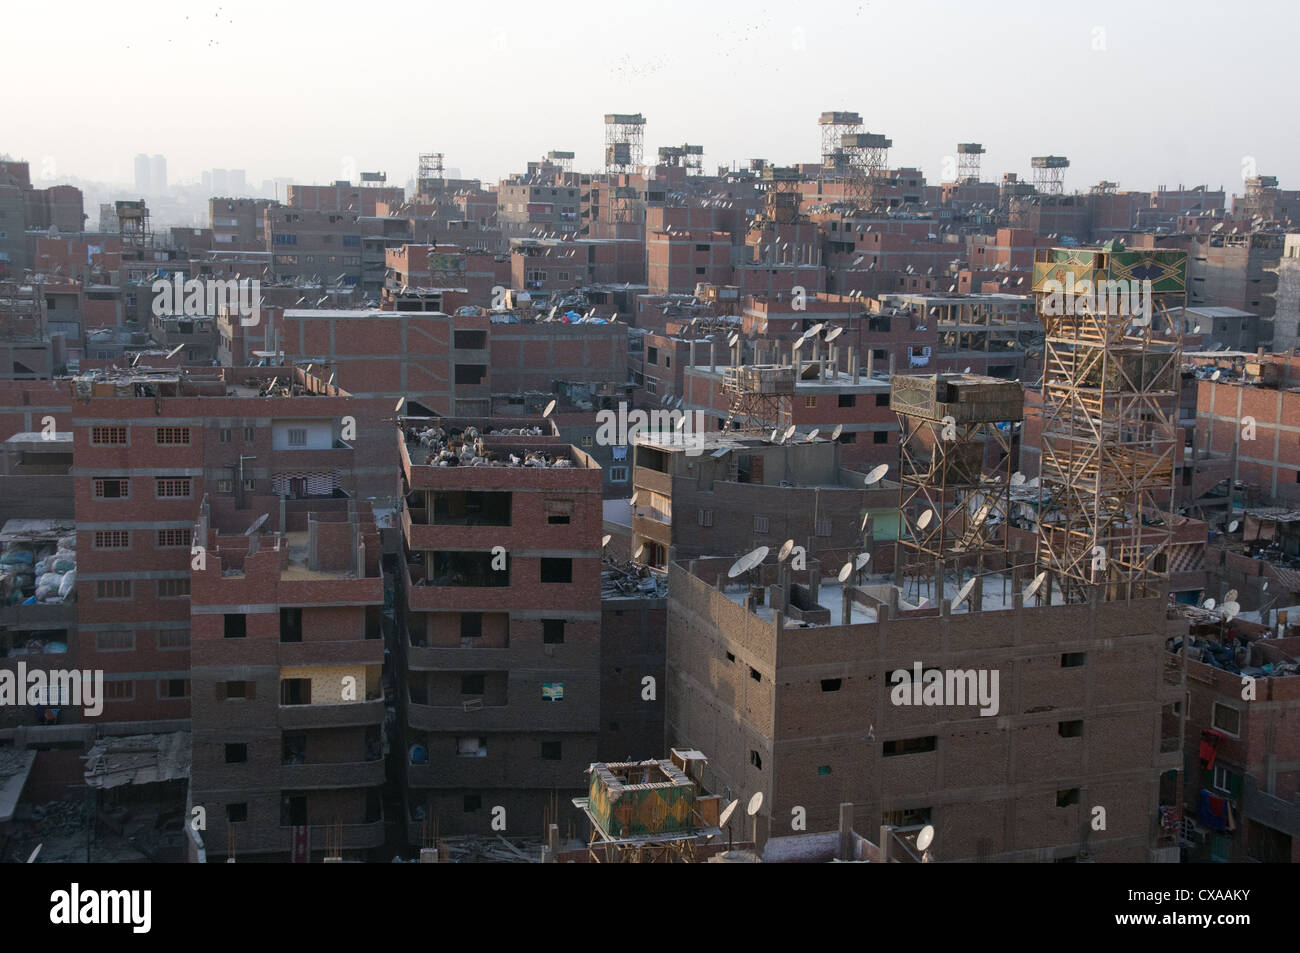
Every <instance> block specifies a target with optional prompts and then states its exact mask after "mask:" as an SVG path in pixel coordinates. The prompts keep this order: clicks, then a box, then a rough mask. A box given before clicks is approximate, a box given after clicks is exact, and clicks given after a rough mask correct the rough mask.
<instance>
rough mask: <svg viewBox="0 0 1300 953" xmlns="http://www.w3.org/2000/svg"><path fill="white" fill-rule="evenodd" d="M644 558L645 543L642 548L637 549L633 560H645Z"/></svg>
mask: <svg viewBox="0 0 1300 953" xmlns="http://www.w3.org/2000/svg"><path fill="white" fill-rule="evenodd" d="M644 556H645V543H642V544H641V545H640V546H638V547H637V548H636V552H635V553H634V554H633V555H632V559H633V560H634V561H635V560H638V559H642V558H644Z"/></svg>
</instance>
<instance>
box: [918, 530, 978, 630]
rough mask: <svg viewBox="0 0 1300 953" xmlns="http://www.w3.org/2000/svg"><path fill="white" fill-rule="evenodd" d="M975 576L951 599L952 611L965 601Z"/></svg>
mask: <svg viewBox="0 0 1300 953" xmlns="http://www.w3.org/2000/svg"><path fill="white" fill-rule="evenodd" d="M926 512H927V513H928V512H930V511H929V510H926ZM977 578H978V577H977V576H971V577H970V578H969V579H967V580H966V585H964V586H962V587H961V589H960V590H959V591H958V593H957V596H956V597H955V598H954V599H953V600H952V611H953V612H956V611H957V607H958V606H959V605H961V604H962V603H963V602H965V601H966V599H967V598H968V597H969V596H970V594H971V592H972V591H974V589H975V580H976V579H977Z"/></svg>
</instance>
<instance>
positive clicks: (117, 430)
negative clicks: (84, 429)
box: [90, 427, 126, 447]
mask: <svg viewBox="0 0 1300 953" xmlns="http://www.w3.org/2000/svg"><path fill="white" fill-rule="evenodd" d="M90 443H91V445H92V446H96V447H111V446H121V445H124V444H125V443H126V428H125V427H91V428H90Z"/></svg>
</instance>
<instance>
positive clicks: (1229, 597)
mask: <svg viewBox="0 0 1300 953" xmlns="http://www.w3.org/2000/svg"><path fill="white" fill-rule="evenodd" d="M1236 601H1237V590H1236V589H1229V590H1228V591H1227V592H1225V593H1224V594H1223V605H1224V606H1225V607H1226V606H1227V605H1228V603H1229V602H1236Z"/></svg>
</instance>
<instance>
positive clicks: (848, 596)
mask: <svg viewBox="0 0 1300 953" xmlns="http://www.w3.org/2000/svg"><path fill="white" fill-rule="evenodd" d="M840 610H841V611H840V625H848V624H849V623H850V622H852V621H853V585H852V583H848V582H846V583H845V584H844V586H843V587H842V588H841V589H840Z"/></svg>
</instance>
